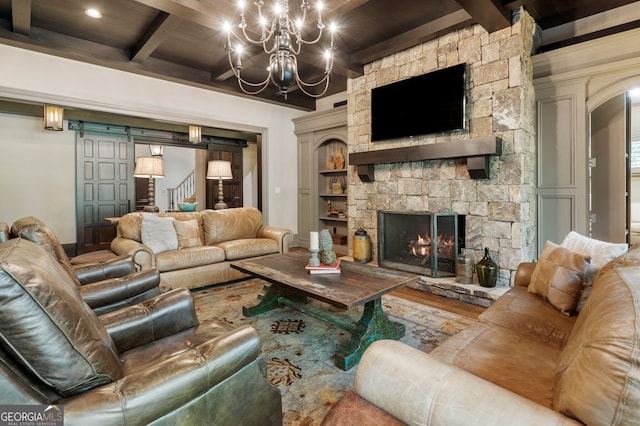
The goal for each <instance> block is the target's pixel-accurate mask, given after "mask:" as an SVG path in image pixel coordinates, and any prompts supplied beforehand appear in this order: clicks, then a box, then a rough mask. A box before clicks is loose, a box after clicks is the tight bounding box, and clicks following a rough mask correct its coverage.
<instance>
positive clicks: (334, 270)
mask: <svg viewBox="0 0 640 426" xmlns="http://www.w3.org/2000/svg"><path fill="white" fill-rule="evenodd" d="M305 268H306V269H307V271H309V273H310V274H312V275H315V274H339V273H340V259H336V261H335V262H334V263H333V264H331V265H325V264H324V263H322V262H320V265H319V266H310V265H309V264H307V266H305Z"/></svg>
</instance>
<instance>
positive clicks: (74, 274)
mask: <svg viewBox="0 0 640 426" xmlns="http://www.w3.org/2000/svg"><path fill="white" fill-rule="evenodd" d="M11 234H12V235H13V236H15V237H20V238H24V239H26V240H29V241H31V242H33V243H36V244H38V245H39V246H41V247H42V248H44V249H45V251H47V252H48V253H49V254H51V255H52V256H53V257H54V258H55V259H57V261H58V262H59V263H60V264H61V265H62V266H63V268H64V269H65V271H67V273H68V274H69V277H70V278H71V279H72V281H73V283H74V284H75V286H77V287H78V288H79V290H80V294H81V295H82V298H83V299H84V300H85V302H87V304H88V305H89V306H90V307H91V308H92V309H93V310H94V311H95V312H96V313H97V314H99V315H100V314H104V313H107V312H111V311H114V310H116V309H119V308H122V307H124V306H130V305H133V304H136V303H140V302H142V301H144V300H147V299H150V298H152V297H155V296H157V295H159V294H160V293H161V290H160V274H159V273H158V271H157V270H156V269H153V268H152V269H147V270H144V271H137V270H136V267H135V264H134V262H133V257H132V256H119V257H116V258H114V259H109V260H106V261H102V262H95V263H86V264H81V265H72V264H71V262H70V260H69V257H68V256H67V254H66V253H65V251H64V248H63V247H62V244H61V243H60V241H59V240H58V238H57V237H56V235H55V234H54V233H53V232H52V231H51V230H50V229H49V228H48V227H47V225H45V224H44V223H43V222H42V221H41V220H39V219H37V218H35V217H33V216H28V217H24V218H22V219H19V220H17V221H15V222H14V223H13V225H12V226H11Z"/></svg>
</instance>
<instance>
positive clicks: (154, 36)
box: [130, 12, 183, 61]
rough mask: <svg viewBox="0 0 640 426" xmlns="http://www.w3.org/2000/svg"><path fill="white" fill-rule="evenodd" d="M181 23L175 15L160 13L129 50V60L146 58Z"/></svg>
mask: <svg viewBox="0 0 640 426" xmlns="http://www.w3.org/2000/svg"><path fill="white" fill-rule="evenodd" d="M182 21H183V19H182V18H179V17H177V16H175V15H169V14H168V13H166V12H160V13H159V14H158V16H157V17H156V19H154V20H153V22H152V23H151V25H150V26H149V28H147V30H146V31H145V33H144V35H143V36H142V38H141V39H140V41H139V42H138V43H137V44H136V45H135V46H134V47H133V48H132V49H131V54H130V57H131V60H132V61H141V60H144V59H146V58H148V57H149V56H150V55H151V54H152V53H153V51H154V50H156V49H157V48H158V46H160V44H161V43H162V42H163V41H165V40H166V39H167V37H169V35H171V34H172V33H173V31H174V30H175V29H176V27H177V26H178V25H180V23H181V22H182Z"/></svg>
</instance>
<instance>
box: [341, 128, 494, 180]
mask: <svg viewBox="0 0 640 426" xmlns="http://www.w3.org/2000/svg"><path fill="white" fill-rule="evenodd" d="M501 145H502V143H501V140H500V139H498V138H497V137H493V136H492V137H486V138H475V139H469V140H463V141H451V142H443V143H435V144H427V145H417V146H408V147H402V148H391V149H379V150H375V151H367V152H354V153H350V154H349V165H351V166H356V167H357V170H358V176H359V177H360V180H362V181H363V182H373V181H374V177H373V165H374V164H388V163H406V162H409V161H422V160H444V159H449V158H466V159H467V170H468V171H469V176H470V177H471V179H488V178H489V156H491V155H500V153H501Z"/></svg>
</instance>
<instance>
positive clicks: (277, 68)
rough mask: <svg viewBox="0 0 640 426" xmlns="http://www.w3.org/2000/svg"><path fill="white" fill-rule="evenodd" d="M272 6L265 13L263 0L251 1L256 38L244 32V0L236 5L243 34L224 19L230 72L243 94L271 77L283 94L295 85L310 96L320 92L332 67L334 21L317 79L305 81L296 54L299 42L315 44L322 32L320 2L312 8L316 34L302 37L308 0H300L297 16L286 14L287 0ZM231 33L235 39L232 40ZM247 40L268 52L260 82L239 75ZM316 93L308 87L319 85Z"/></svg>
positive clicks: (252, 91) (254, 90)
mask: <svg viewBox="0 0 640 426" xmlns="http://www.w3.org/2000/svg"><path fill="white" fill-rule="evenodd" d="M273 3H274V8H273V14H272V15H270V16H267V15H265V14H263V10H262V9H263V6H264V1H261V0H258V1H254V2H253V4H254V6H255V7H256V8H257V18H258V25H259V28H258V31H255V33H256V34H257V33H260V39H259V40H256V39H254V38H252V37H251V36H250V35H249V34H248V33H247V19H246V17H245V2H244V1H242V0H241V1H239V2H238V6H239V8H240V23H239V24H238V27H239V28H240V29H241V30H242V35H243V36H244V38H242V37H240V36H237V35H236V34H235V33H234V32H233V31H232V28H231V24H229V23H228V22H227V23H225V31H226V33H227V38H226V42H225V46H224V48H225V50H226V51H227V55H228V57H229V64H230V65H231V69H232V70H233V74H234V75H235V76H236V78H237V80H238V85H239V86H240V89H241V90H242V91H243V92H244V93H247V94H250V95H255V94H258V93H260V92H262V91H263V90H265V89H266V88H267V86H268V85H269V81H271V82H272V83H273V84H274V85H275V86H276V87H278V89H279V90H280V94H281V95H283V96H284V98H285V99H286V98H287V93H288V92H289V89H290V88H291V87H292V86H294V85H296V84H297V86H298V87H299V88H300V90H302V92H304V93H305V94H306V95H307V96H311V97H314V98H317V97H320V96H322V95H324V94H325V93H326V91H327V88H328V87H329V75H330V74H331V70H332V68H333V52H334V51H335V44H334V33H335V29H336V27H335V24H331V25H329V28H328V30H329V32H330V34H331V40H330V44H329V47H328V49H327V50H326V51H325V52H324V64H325V67H324V73H323V74H322V77H320V79H319V80H318V81H315V82H307V81H304V80H302V79H301V78H300V75H299V74H298V60H297V57H296V55H299V54H300V50H301V48H302V45H303V44H316V43H318V42H319V41H320V40H321V38H322V35H323V33H324V32H325V24H324V23H323V21H322V3H321V2H319V1H318V2H316V4H315V6H314V8H315V9H316V11H317V14H318V20H317V24H316V26H317V35H316V37H315V38H314V39H312V40H305V39H304V38H303V35H304V34H303V29H304V26H305V23H306V19H307V12H308V11H309V10H310V9H311V8H312V6H311V4H309V0H302V1H301V5H300V10H301V16H300V17H298V18H297V19H295V20H294V19H292V18H290V17H289V1H288V0H275V1H274V2H273ZM232 36H233V39H234V40H235V41H236V43H235V44H232ZM245 41H246V42H249V43H251V44H255V45H259V46H262V49H263V50H264V52H265V53H266V54H268V55H269V63H268V66H267V76H266V78H265V79H264V80H262V81H260V82H251V81H248V80H247V79H245V78H244V77H243V76H242V54H243V43H244V42H245ZM322 85H324V87H323V88H322V90H321V91H320V93H312V92H311V91H309V90H308V89H310V88H314V87H318V86H322Z"/></svg>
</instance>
